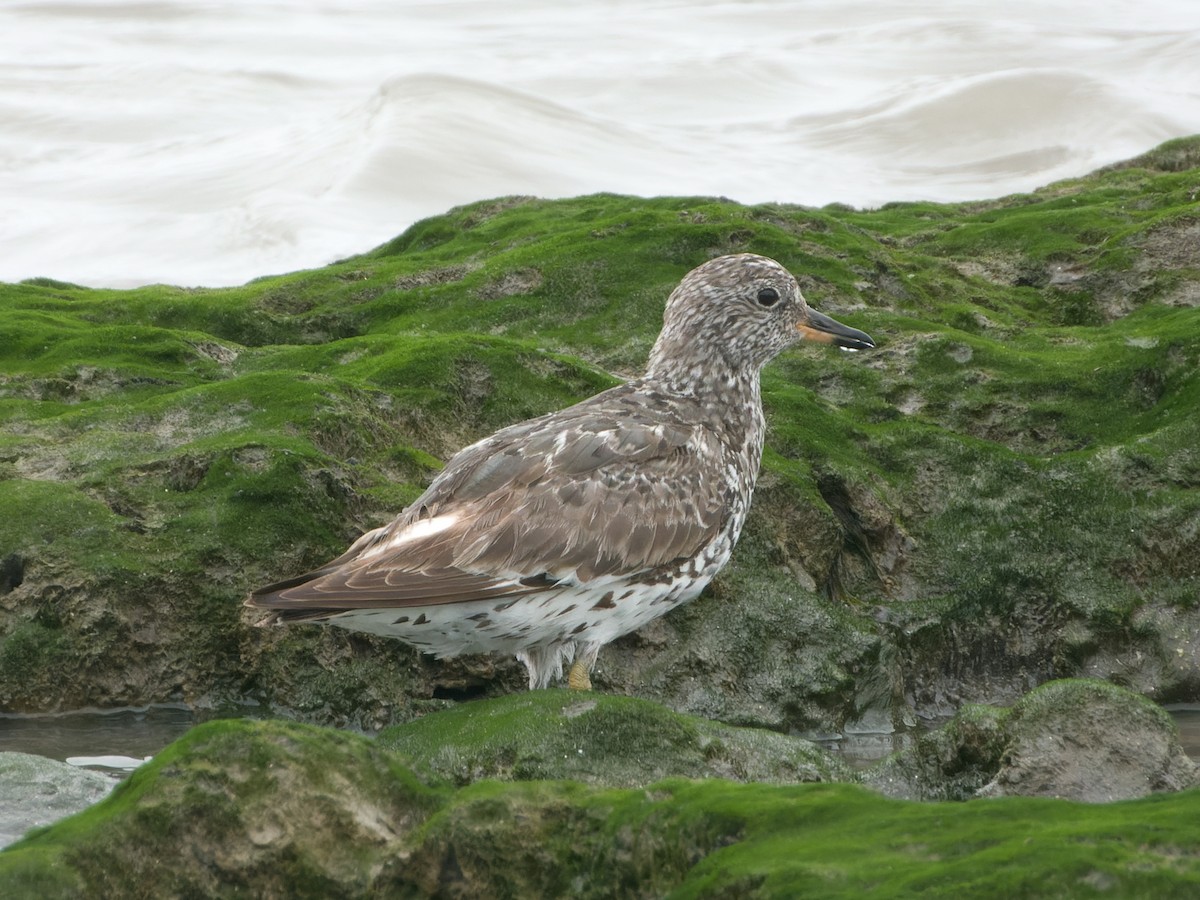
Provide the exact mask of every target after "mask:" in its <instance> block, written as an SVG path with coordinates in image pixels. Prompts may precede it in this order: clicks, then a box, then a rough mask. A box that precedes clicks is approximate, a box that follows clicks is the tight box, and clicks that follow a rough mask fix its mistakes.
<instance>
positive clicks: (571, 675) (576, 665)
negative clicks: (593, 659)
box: [567, 657, 592, 691]
mask: <svg viewBox="0 0 1200 900" xmlns="http://www.w3.org/2000/svg"><path fill="white" fill-rule="evenodd" d="M588 668H589V667H588V665H587V663H586V662H584V660H583V658H582V657H580V658H579V659H577V660H575V662H573V663H571V671H570V672H568V673H567V687H569V688H570V689H571V690H573V691H590V690H591V689H592V679H591V678H589V677H588Z"/></svg>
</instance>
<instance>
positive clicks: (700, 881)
mask: <svg viewBox="0 0 1200 900" xmlns="http://www.w3.org/2000/svg"><path fill="white" fill-rule="evenodd" d="M1198 846H1200V793H1197V792H1195V791H1188V792H1183V793H1178V794H1171V795H1163V796H1158V797H1155V798H1152V799H1147V800H1139V801H1130V802H1125V803H1119V804H1111V805H1107V806H1091V807H1086V808H1085V807H1081V806H1080V805H1078V804H1074V803H1070V802H1066V801H1052V800H1029V799H1020V798H1004V799H1000V800H988V801H973V802H969V803H964V804H953V805H945V804H938V805H929V804H917V803H910V802H903V801H897V800H889V799H886V798H883V797H880V796H877V795H874V794H871V793H870V792H868V791H866V790H865V789H863V788H860V787H855V786H850V785H799V786H779V785H776V786H771V785H765V784H736V783H732V782H728V781H724V780H720V779H709V780H699V781H688V780H683V779H671V780H667V781H662V782H658V783H657V784H654V785H652V786H650V787H649V788H645V789H633V790H629V789H602V788H594V787H593V788H589V787H585V786H583V785H580V784H577V783H570V782H559V781H537V782H526V783H517V784H503V783H499V782H494V781H483V782H479V783H477V784H474V785H471V786H468V787H464V788H461V789H458V790H452V789H449V788H439V789H431V788H429V787H426V786H424V785H423V784H422V783H421V782H420V781H419V780H418V779H417V778H415V777H414V775H413V774H412V773H411V772H410V771H409V770H408V769H406V768H405V767H404V766H403V765H402V764H401V762H400V760H399V758H398V757H397V756H395V755H393V754H391V753H389V752H387V751H385V750H384V749H383V748H382V747H381V746H380V745H379V744H378V743H377V742H374V741H371V740H368V739H366V738H361V737H356V736H353V735H348V734H343V733H339V732H333V731H328V730H325V729H317V728H312V727H305V726H302V725H297V724H285V723H278V722H256V723H251V722H244V721H229V722H218V723H211V724H209V725H205V726H201V727H199V728H196V729H194V730H193V731H192V732H190V733H189V734H188V735H185V736H184V737H183V738H182V739H180V740H179V741H178V742H176V743H175V744H174V745H172V746H171V747H170V748H168V749H167V750H166V751H164V752H163V753H161V754H160V755H159V756H158V757H156V758H155V759H154V760H153V761H152V762H150V763H148V764H147V765H146V766H144V767H143V768H141V769H139V770H138V771H137V772H136V773H135V774H134V776H133V777H132V778H131V779H130V780H129V781H127V782H126V783H125V784H123V785H122V786H121V787H120V788H118V789H117V791H115V792H114V793H113V794H112V795H111V796H110V797H109V798H108V799H107V800H105V801H104V802H102V803H100V804H98V805H97V806H95V807H92V808H91V809H89V810H87V811H85V812H83V813H81V814H79V815H77V816H75V817H73V818H71V819H67V820H64V821H62V822H60V823H58V824H57V825H54V826H52V827H50V828H48V829H45V830H42V831H40V832H37V833H34V834H32V835H30V836H28V837H27V838H26V839H25V840H23V841H22V842H20V843H18V844H16V845H14V846H13V847H11V848H9V849H8V850H6V851H4V852H3V853H0V892H3V894H4V896H6V897H39V898H53V897H76V896H121V897H155V896H167V895H171V896H225V897H256V896H289V897H318V896H319V897H364V896H397V897H417V896H424V897H456V896H472V897H512V896H568V895H569V896H579V897H611V896H630V897H662V896H671V897H729V896H753V897H862V896H877V897H891V896H913V895H917V894H919V895H921V896H935V897H962V896H1021V897H1093V896H1096V895H1097V894H1098V893H1108V894H1109V895H1111V896H1121V897H1156V898H1158V897H1186V896H1193V895H1194V894H1195V892H1196V891H1197V890H1198V889H1200V858H1198V855H1197V851H1196V848H1197V847H1198Z"/></svg>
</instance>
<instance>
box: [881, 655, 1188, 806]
mask: <svg viewBox="0 0 1200 900" xmlns="http://www.w3.org/2000/svg"><path fill="white" fill-rule="evenodd" d="M864 781H865V783H867V784H869V785H871V786H872V787H874V788H875V789H877V790H879V791H881V792H882V793H884V794H887V795H888V796H892V797H903V798H906V799H914V800H963V799H967V798H970V797H1002V796H1024V797H1061V798H1065V799H1070V800H1078V801H1083V802H1089V803H1105V802H1109V801H1113V800H1128V799H1131V798H1134V797H1144V796H1146V795H1147V794H1151V793H1162V792H1164V791H1179V790H1183V789H1185V788H1189V787H1194V786H1196V785H1197V784H1200V771H1198V770H1197V767H1196V764H1195V763H1193V762H1192V761H1191V760H1190V759H1189V758H1188V757H1187V755H1186V754H1185V753H1184V751H1183V748H1182V746H1181V745H1180V742H1179V731H1178V729H1177V728H1176V726H1175V723H1174V722H1173V721H1172V719H1171V717H1170V716H1169V715H1168V714H1167V713H1166V712H1165V711H1164V710H1163V709H1161V708H1160V707H1158V706H1156V705H1155V704H1154V703H1152V702H1150V701H1149V700H1147V699H1145V698H1144V697H1142V696H1140V695H1138V694H1135V693H1133V692H1132V691H1128V690H1125V689H1124V688H1120V687H1117V686H1115V685H1112V684H1109V683H1107V682H1103V681H1094V680H1088V679H1068V680H1063V681H1053V682H1050V683H1048V684H1045V685H1042V686H1041V687H1039V688H1037V689H1036V690H1034V691H1031V692H1030V693H1029V694H1027V695H1026V696H1024V697H1022V698H1021V699H1020V700H1019V701H1018V702H1017V703H1016V704H1014V705H1013V706H1012V707H1011V708H1009V709H997V708H994V707H986V706H971V707H967V708H965V709H964V710H962V711H961V712H959V714H958V715H956V716H955V717H954V719H953V720H951V721H950V722H949V723H948V724H947V725H945V726H944V727H942V728H940V729H938V730H937V731H934V732H931V733H929V734H926V735H922V736H921V737H919V738H917V739H916V741H915V742H914V745H913V746H912V747H910V748H909V749H907V750H904V751H901V752H900V753H897V754H895V755H894V756H892V757H891V758H889V759H888V760H886V761H885V762H883V763H881V764H880V765H879V766H877V767H875V768H874V769H873V770H871V771H870V772H869V773H868V774H867V775H866V776H864Z"/></svg>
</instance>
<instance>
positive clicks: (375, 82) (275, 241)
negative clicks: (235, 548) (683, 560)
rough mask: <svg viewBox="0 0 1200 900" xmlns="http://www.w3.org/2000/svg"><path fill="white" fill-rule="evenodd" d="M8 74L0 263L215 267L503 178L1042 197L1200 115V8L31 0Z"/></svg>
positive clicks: (4, 270)
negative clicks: (1046, 187)
mask: <svg viewBox="0 0 1200 900" xmlns="http://www.w3.org/2000/svg"><path fill="white" fill-rule="evenodd" d="M0 73H2V77H0V279H2V280H10V281H12V280H18V279H23V278H28V277H32V276H48V277H53V278H58V279H62V280H67V281H74V282H79V283H83V284H87V285H95V286H118V287H121V286H132V285H136V284H141V283H147V282H167V283H172V284H183V285H213V286H215V285H228V284H236V283H241V282H244V281H246V280H248V279H250V278H254V277H257V276H261V275H267V274H271V273H277V272H282V271H290V270H294V269H297V268H304V267H314V266H319V265H322V264H325V263H327V262H329V261H331V260H334V259H336V258H339V257H342V256H346V255H349V254H353V253H357V252H361V251H364V250H366V249H369V248H370V247H372V246H375V245H377V244H379V243H381V242H383V241H385V240H387V239H389V238H391V237H393V236H395V235H396V234H398V233H399V232H401V231H402V230H403V229H404V228H406V227H407V226H408V225H410V224H412V223H413V222H414V221H415V220H417V219H420V218H422V217H425V216H429V215H433V214H437V213H441V212H443V211H445V210H446V209H448V208H449V207H452V206H454V205H456V204H461V203H466V202H469V201H473V200H477V199H483V198H487V197H493V196H500V195H507V194H532V195H537V196H542V197H563V196H570V195H576V194H584V193H590V192H594V191H617V192H624V193H632V194H638V195H662V194H679V195H709V196H726V197H730V198H732V199H735V200H740V201H743V202H748V203H753V202H766V201H779V202H786V203H799V204H808V205H814V206H820V205H823V204H826V203H830V202H841V203H847V204H851V205H854V206H868V207H869V206H875V205H878V204H882V203H885V202H887V201H892V200H925V199H927V200H936V201H953V200H963V199H980V198H985V197H989V196H997V195H1003V194H1008V193H1012V192H1016V191H1024V190H1029V189H1032V188H1034V187H1036V186H1039V185H1041V184H1044V183H1046V182H1049V181H1052V180H1055V179H1061V178H1065V177H1070V176H1075V175H1081V174H1084V173H1086V172H1088V171H1089V170H1091V169H1093V168H1095V167H1097V166H1100V165H1103V164H1106V163H1110V162H1114V161H1116V160H1120V159H1123V158H1127V157H1129V156H1132V155H1136V154H1138V153H1140V152H1143V151H1145V150H1147V149H1149V148H1150V147H1152V146H1154V145H1155V144H1158V143H1160V142H1161V141H1163V140H1165V139H1168V138H1171V137H1175V136H1181V135H1185V134H1191V133H1195V132H1200V4H1198V3H1195V2H1193V0H1142V2H1137V3H1134V2H1131V0H1094V2H1091V3H1087V4H1081V3H1078V2H1076V0H1070V2H1068V0H1010V2H1007V3H1003V4H997V3H994V2H991V0H954V2H950V0H945V2H931V0H924V2H922V0H891V2H886V3H885V2H879V0H874V2H865V0H798V2H769V0H743V2H731V0H724V2H718V0H687V2H683V0H607V2H595V0H593V2H580V3H550V2H529V0H524V2H523V0H512V2H508V3H504V4H499V3H492V2H485V0H443V2H436V3H434V2H411V0H408V2H406V0H353V2H316V0H310V2H282V0H278V2H262V0H244V2H243V0H239V2H234V0H212V2H207V3H202V4H200V3H182V2H167V0H157V2H156V0H56V2H35V0H27V2H9V3H5V4H3V5H2V6H0Z"/></svg>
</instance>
